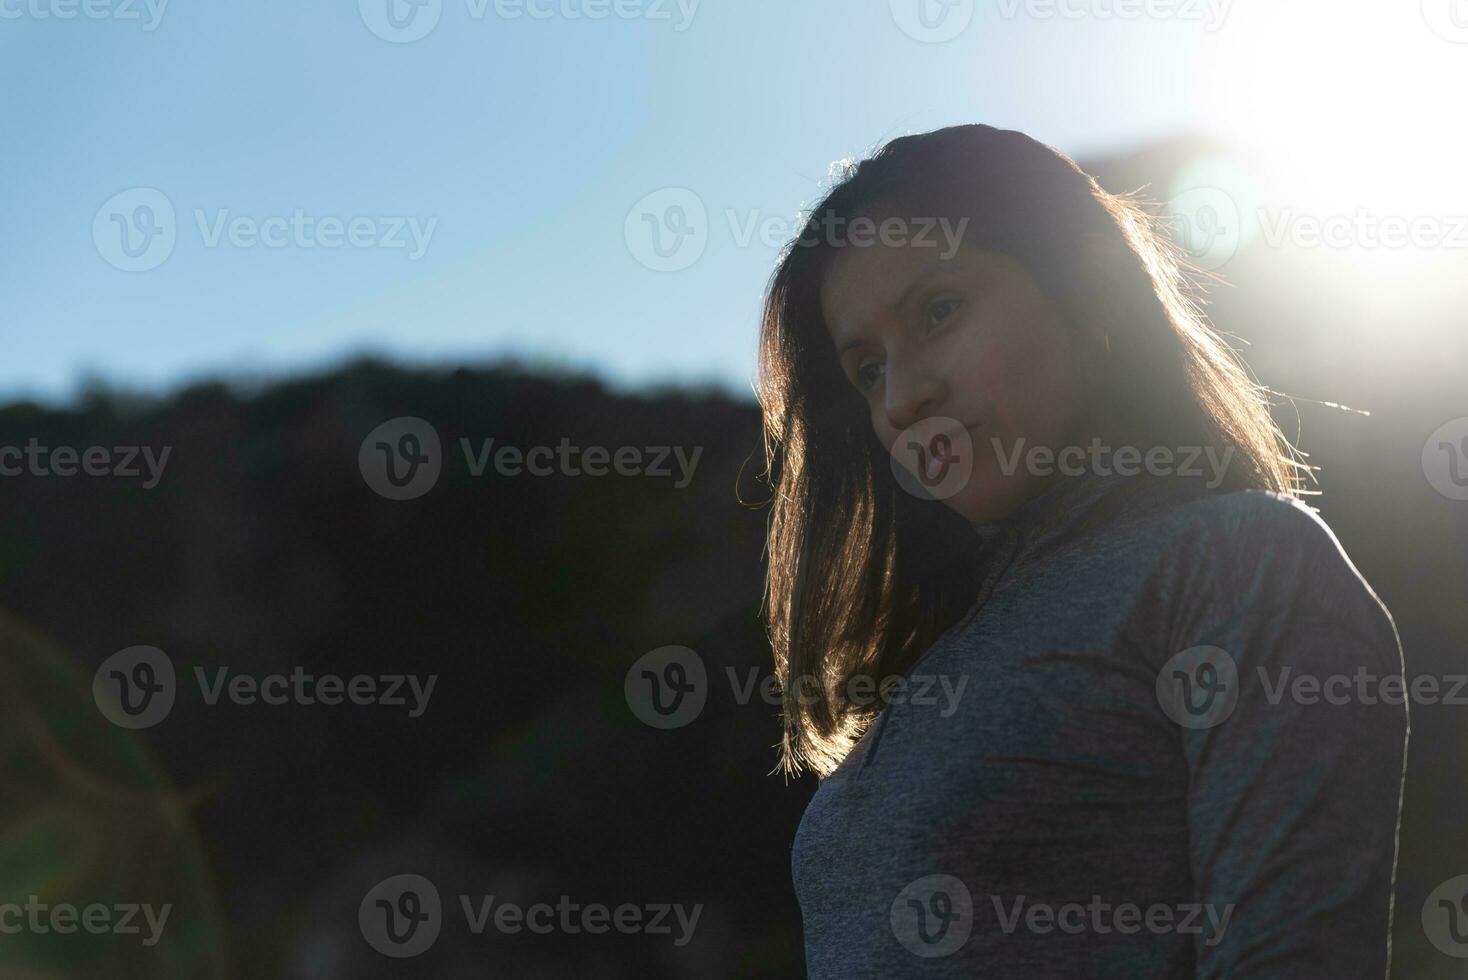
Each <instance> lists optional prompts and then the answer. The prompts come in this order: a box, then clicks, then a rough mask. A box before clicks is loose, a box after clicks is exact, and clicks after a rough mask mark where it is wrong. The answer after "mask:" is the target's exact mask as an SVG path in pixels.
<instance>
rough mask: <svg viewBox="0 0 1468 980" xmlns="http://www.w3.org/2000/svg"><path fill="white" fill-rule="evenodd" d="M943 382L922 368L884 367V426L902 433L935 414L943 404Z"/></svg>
mask: <svg viewBox="0 0 1468 980" xmlns="http://www.w3.org/2000/svg"><path fill="white" fill-rule="evenodd" d="M945 391H946V389H945V386H944V384H943V380H942V378H941V377H939V375H938V374H937V372H935V371H933V370H931V369H929V368H928V367H927V366H925V365H919V364H912V365H909V366H907V367H905V368H904V367H897V368H895V369H894V366H893V365H892V364H890V363H889V364H888V366H887V389H886V411H887V422H888V424H889V425H891V426H892V428H894V429H905V428H907V427H908V426H910V425H914V424H916V423H917V422H919V421H921V420H922V419H925V418H927V417H928V416H930V415H932V414H934V413H935V412H936V411H937V410H938V408H939V406H941V404H942V402H943V396H944V394H945Z"/></svg>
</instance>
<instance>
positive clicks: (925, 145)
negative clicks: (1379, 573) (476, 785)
mask: <svg viewBox="0 0 1468 980" xmlns="http://www.w3.org/2000/svg"><path fill="white" fill-rule="evenodd" d="M945 230H946V234H945ZM760 375H761V377H760V396H761V405H762V408H763V412H764V421H765V432H766V450H767V459H768V463H769V473H770V478H771V480H772V485H773V489H774V505H773V510H772V513H771V518H770V525H769V537H768V554H769V576H768V594H767V605H766V614H767V618H768V625H769V629H770V634H771V640H772V643H773V646H774V650H775V657H776V669H777V671H778V673H779V675H780V677H781V680H782V683H783V687H784V690H785V691H786V692H787V697H786V699H785V707H784V726H785V735H784V752H783V766H784V768H785V769H786V771H787V772H796V771H799V770H801V769H803V768H809V769H812V770H814V771H815V772H816V773H817V774H818V775H819V776H820V777H822V780H821V784H820V787H819V789H818V791H817V792H816V794H815V797H814V798H813V799H812V801H811V803H810V805H809V807H808V809H807V810H806V813H805V816H804V818H803V820H802V821H801V825H800V829H799V831H798V832H797V834H796V838H795V843H794V849H793V856H792V871H793V874H794V878H795V885H796V890H797V893H798V896H799V899H800V903H801V909H802V914H803V918H804V926H805V944H806V956H807V965H808V969H809V973H810V976H811V977H813V978H825V977H831V978H841V980H851V978H856V977H884V978H886V977H900V976H919V975H920V976H952V977H972V976H983V977H1025V978H1033V977H1088V978H1096V977H1117V978H1126V980H1138V978H1156V977H1168V978H1173V977H1231V978H1242V977H1271V978H1273V977H1289V978H1301V977H1322V978H1325V977H1329V978H1332V980H1338V978H1342V977H1381V976H1384V975H1385V974H1386V972H1387V968H1388V960H1389V944H1390V930H1391V921H1392V883H1393V875H1394V869H1395V860H1396V835H1397V826H1398V818H1399V813H1400V806H1401V791H1402V779H1403V771H1404V766H1405V751H1406V734H1407V712H1406V708H1405V706H1404V705H1403V704H1402V703H1401V700H1402V699H1400V698H1398V699H1382V698H1378V697H1373V696H1371V693H1370V691H1369V690H1366V689H1364V688H1363V691H1362V692H1361V693H1358V692H1357V689H1356V687H1354V686H1352V687H1348V686H1347V685H1345V684H1342V683H1341V682H1340V678H1341V677H1342V676H1344V677H1345V678H1352V679H1354V678H1356V677H1357V676H1358V675H1359V674H1362V673H1364V674H1365V675H1367V676H1371V677H1377V678H1380V677H1385V676H1387V675H1395V674H1400V673H1401V671H1402V660H1401V651H1400V647H1399V644H1398V640H1397V635H1396V630H1395V627H1394V625H1393V623H1392V620H1391V618H1390V616H1389V614H1388V613H1387V611H1386V609H1385V608H1384V607H1383V606H1382V604H1381V602H1380V601H1379V600H1378V598H1377V597H1376V595H1375V594H1374V593H1373V592H1372V590H1371V589H1370V587H1369V586H1368V585H1367V584H1366V582H1365V581H1364V580H1363V579H1362V578H1361V576H1360V575H1359V573H1358V572H1357V571H1356V569H1355V568H1354V567H1353V566H1352V565H1351V563H1350V561H1349V560H1348V559H1347V557H1346V556H1345V554H1344V553H1343V552H1342V551H1341V548H1340V545H1339V544H1338V542H1337V541H1336V539H1335V537H1334V535H1333V534H1332V533H1331V531H1330V530H1329V529H1328V528H1327V527H1326V526H1325V524H1324V523H1322V522H1321V520H1320V519H1319V518H1318V517H1317V516H1316V515H1315V513H1314V512H1313V511H1312V510H1311V509H1309V508H1307V507H1306V506H1304V505H1303V504H1302V503H1300V502H1299V501H1298V500H1297V498H1296V495H1297V494H1298V493H1299V492H1300V489H1299V483H1300V480H1299V471H1300V470H1302V469H1304V468H1305V467H1304V466H1303V465H1302V464H1301V463H1299V462H1298V456H1297V454H1296V453H1295V452H1294V450H1293V449H1292V448H1291V446H1290V445H1289V443H1288V442H1287V441H1286V439H1285V438H1284V437H1283V435H1282V434H1281V432H1280V430H1279V429H1278V427H1277V426H1276V425H1275V423H1274V422H1273V421H1272V419H1271V417H1270V414H1269V409H1268V403H1267V401H1266V399H1265V397H1264V392H1263V390H1262V389H1260V388H1258V387H1257V386H1255V385H1253V384H1252V383H1251V382H1250V381H1249V378H1248V376H1247V375H1246V374H1245V372H1244V371H1243V369H1242V367H1241V366H1240V364H1239V362H1238V361H1237V359H1236V358H1235V356H1234V354H1233V352H1232V351H1231V350H1230V348H1228V347H1227V346H1226V345H1225V344H1224V343H1223V342H1222V341H1221V340H1220V339H1219V337H1218V336H1217V335H1216V334H1215V333H1214V332H1212V330H1211V329H1210V328H1209V327H1208V325H1207V324H1206V322H1205V319H1204V317H1203V316H1202V314H1201V313H1200V311H1199V309H1198V308H1197V306H1196V305H1195V304H1194V303H1193V302H1192V300H1191V299H1190V297H1189V283H1188V281H1187V280H1186V278H1185V277H1184V275H1183V272H1182V267H1181V263H1180V261H1179V259H1178V256H1177V253H1176V251H1175V249H1173V248H1171V247H1170V246H1169V245H1168V244H1166V241H1165V239H1163V238H1162V237H1161V236H1160V235H1159V234H1158V233H1157V231H1156V228H1155V221H1154V219H1152V218H1151V217H1150V216H1149V214H1148V213H1147V212H1146V211H1144V210H1142V209H1141V208H1140V207H1138V206H1137V204H1136V203H1135V202H1134V201H1133V200H1131V199H1129V198H1125V197H1118V196H1114V195H1111V194H1108V193H1107V192H1105V191H1104V190H1102V189H1101V188H1100V187H1099V186H1098V185H1097V184H1096V183H1095V181H1094V180H1092V179H1091V178H1090V177H1088V176H1087V175H1085V174H1084V173H1083V172H1082V171H1081V170H1080V169H1079V168H1078V167H1077V166H1076V165H1075V164H1074V163H1073V162H1072V161H1071V160H1070V159H1068V158H1067V157H1065V156H1064V155H1062V154H1060V153H1058V152H1057V151H1055V150H1054V149H1052V148H1050V147H1048V146H1045V145H1043V144H1041V143H1038V142H1036V141H1034V140H1031V139H1030V138H1028V137H1026V136H1024V135H1022V134H1020V133H1016V132H1011V131H1005V130H997V129H993V128H991V127H987V126H977V125H971V126H957V127H952V128H949V129H942V130H938V131H935V132H932V133H926V134H923V135H918V136H906V137H902V138H900V139H896V140H893V141H892V142H890V143H888V144H887V145H886V146H885V147H883V148H882V150H881V151H880V152H878V153H877V154H876V155H875V156H873V157H872V158H871V159H868V160H865V161H863V162H862V163H861V164H860V165H858V166H856V167H854V168H851V169H849V170H848V172H847V174H846V175H845V177H844V179H843V180H842V181H841V182H840V183H839V184H838V185H837V186H836V187H835V188H834V189H833V190H832V191H831V192H830V193H829V194H828V195H827V197H826V198H825V199H824V200H823V201H822V202H821V203H820V204H818V205H817V206H816V207H815V208H814V209H813V211H812V213H811V219H810V222H809V223H808V224H807V226H806V228H805V231H804V233H803V234H802V236H801V237H800V238H799V239H797V240H796V241H795V242H793V243H791V245H790V246H789V247H788V248H787V250H786V251H785V253H784V254H783V255H782V258H781V261H780V264H779V267H778V268H777V270H776V271H775V274H774V276H773V278H772V280H771V284H770V289H769V293H768V296H767V298H766V307H765V315H764V321H763V328H762V336H761V365H760ZM1322 690H1323V691H1324V692H1325V693H1324V694H1322Z"/></svg>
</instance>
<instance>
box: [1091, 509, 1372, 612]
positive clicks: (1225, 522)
mask: <svg viewBox="0 0 1468 980" xmlns="http://www.w3.org/2000/svg"><path fill="white" fill-rule="evenodd" d="M1137 496H1138V498H1139V500H1138V505H1137V506H1136V507H1134V508H1132V510H1131V514H1130V518H1129V519H1128V520H1126V521H1124V522H1121V523H1120V525H1119V526H1118V528H1117V533H1118V534H1119V535H1121V536H1122V538H1123V539H1124V540H1126V541H1127V542H1129V547H1130V548H1131V549H1133V550H1134V551H1135V552H1136V555H1137V558H1138V559H1141V560H1144V561H1145V562H1146V563H1147V564H1148V565H1150V566H1151V568H1152V570H1153V572H1154V577H1153V582H1154V584H1162V585H1164V586H1165V587H1167V588H1168V589H1169V591H1176V592H1179V593H1183V592H1188V593H1194V594H1207V595H1209V596H1210V597H1212V598H1214V599H1219V598H1226V597H1230V596H1231V597H1234V598H1236V599H1239V600H1247V601H1258V600H1260V599H1263V598H1266V597H1271V596H1272V597H1276V598H1277V599H1279V600H1280V601H1287V602H1291V603H1294V602H1300V601H1302V600H1308V599H1310V598H1311V597H1315V596H1320V597H1325V596H1329V597H1331V602H1330V604H1331V605H1332V606H1336V607H1337V608H1338V607H1339V604H1340V603H1341V602H1342V601H1345V600H1347V599H1349V598H1350V597H1351V596H1356V597H1358V598H1359V599H1361V600H1363V601H1365V602H1367V603H1368V604H1370V605H1374V606H1378V607H1380V608H1381V609H1382V610H1383V611H1385V606H1384V604H1383V603H1382V602H1381V599H1380V597H1379V596H1377V594H1376V592H1375V591H1374V590H1373V589H1372V588H1371V586H1370V584H1369V583H1368V582H1367V581H1366V578H1365V577H1364V576H1363V575H1362V574H1361V572H1360V570H1359V569H1358V568H1357V567H1356V565H1355V563H1354V562H1352V560H1351V558H1350V557H1349V556H1348V555H1347V553H1346V550H1345V548H1344V547H1343V546H1342V544H1341V542H1340V539H1339V538H1338V537H1337V536H1336V533H1335V532H1334V531H1333V530H1332V529H1331V527H1330V526H1329V524H1327V523H1326V521H1325V519H1324V518H1322V517H1321V515H1320V514H1319V513H1318V512H1317V511H1316V510H1315V509H1314V508H1312V507H1310V506H1309V505H1308V504H1307V503H1306V502H1305V501H1303V500H1301V499H1300V498H1298V497H1295V496H1292V495H1289V494H1284V493H1277V492H1274V491H1268V490H1235V491H1227V492H1222V491H1216V490H1215V491H1206V490H1203V491H1200V490H1199V489H1198V488H1191V489H1190V488H1186V487H1165V486H1163V487H1154V488H1150V489H1149V490H1148V491H1146V492H1145V493H1139V494H1138V495H1137Z"/></svg>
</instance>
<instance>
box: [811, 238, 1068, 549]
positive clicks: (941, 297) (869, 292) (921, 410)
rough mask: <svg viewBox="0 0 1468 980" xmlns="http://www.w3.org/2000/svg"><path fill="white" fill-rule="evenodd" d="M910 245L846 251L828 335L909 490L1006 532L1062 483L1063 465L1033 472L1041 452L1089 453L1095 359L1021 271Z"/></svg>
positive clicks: (830, 301)
mask: <svg viewBox="0 0 1468 980" xmlns="http://www.w3.org/2000/svg"><path fill="white" fill-rule="evenodd" d="M882 219H883V216H882V215H880V214H879V215H876V216H875V220H876V223H877V224H878V225H880V224H881V223H882ZM898 237H899V236H891V238H890V239H889V240H888V241H881V240H877V241H872V242H871V244H867V245H853V244H851V243H850V242H847V243H845V244H843V245H842V246H840V247H837V248H835V251H834V255H833V258H832V259H831V261H830V263H829V264H828V266H827V270H826V274H825V277H824V279H823V280H822V282H821V310H822V313H823V315H824V319H825V322H826V329H827V330H828V331H829V333H830V335H831V339H832V340H833V341H834V342H835V345H836V350H837V353H838V356H839V357H840V360H841V369H842V371H843V373H844V374H845V375H846V378H847V380H848V381H849V382H850V383H851V384H852V385H853V386H854V387H855V388H856V389H857V391H858V392H860V394H861V396H862V397H863V398H864V399H865V401H866V405H867V408H868V410H869V413H870V416H871V420H872V428H873V430H874V431H875V432H876V434H877V438H878V439H879V440H880V441H881V443H882V445H883V446H885V447H886V448H887V451H888V452H889V453H891V454H892V457H893V459H894V461H896V462H897V463H898V464H900V465H901V467H902V468H903V471H904V472H898V476H899V477H900V478H901V480H900V482H902V483H903V484H904V486H907V487H909V488H910V489H912V490H913V492H916V493H920V494H923V495H925V496H929V497H937V498H939V499H942V500H943V502H944V503H945V504H947V505H948V506H949V507H951V508H952V509H953V510H954V511H956V512H957V513H959V514H961V515H962V516H964V517H965V518H967V519H968V520H970V521H992V520H997V519H999V518H1001V517H1004V516H1005V515H1007V514H1009V513H1010V512H1011V511H1013V510H1014V509H1015V508H1016V507H1018V506H1019V505H1020V504H1021V503H1022V502H1023V501H1024V500H1025V499H1027V498H1028V497H1030V496H1032V495H1033V494H1034V493H1036V492H1037V491H1038V490H1040V489H1041V488H1042V487H1043V486H1044V485H1046V484H1047V483H1048V482H1049V481H1050V479H1052V478H1053V474H1054V473H1055V472H1057V468H1056V466H1055V465H1054V460H1055V457H1054V455H1052V456H1051V457H1050V463H1049V465H1048V466H1047V465H1046V464H1045V461H1044V459H1043V457H1042V458H1041V459H1039V460H1038V461H1037V465H1033V466H1030V465H1027V457H1028V455H1029V452H1030V450H1031V449H1034V448H1036V447H1042V448H1048V449H1049V450H1050V451H1051V453H1052V454H1053V453H1057V452H1059V451H1060V450H1061V449H1062V448H1064V447H1066V446H1071V445H1079V446H1084V445H1085V444H1086V436H1085V435H1083V432H1085V431H1088V426H1087V422H1088V421H1089V420H1087V419H1086V418H1085V417H1084V404H1083V403H1084V400H1085V399H1084V397H1083V388H1084V378H1085V370H1084V364H1083V358H1084V357H1085V356H1086V355H1085V354H1084V353H1083V349H1082V345H1081V344H1080V342H1079V339H1078V338H1077V336H1076V333H1075V331H1074V330H1073V329H1072V328H1071V327H1070V325H1069V324H1068V323H1067V322H1066V321H1065V319H1064V317H1063V316H1062V314H1061V312H1060V310H1059V309H1058V308H1057V307H1056V306H1055V305H1054V304H1053V303H1051V301H1050V300H1049V299H1048V298H1047V297H1046V296H1045V295H1044V294H1043V293H1041V291H1040V289H1039V287H1038V286H1037V285H1036V284H1035V282H1034V280H1033V279H1032V278H1031V277H1030V275H1029V273H1028V272H1027V271H1026V270H1025V269H1024V267H1023V266H1021V265H1020V264H1019V263H1018V262H1017V261H1015V260H1014V259H1012V258H1010V257H1009V256H1007V255H1004V254H1001V253H998V252H988V251H979V250H977V249H975V248H973V247H971V246H969V245H966V244H964V245H960V246H958V247H957V248H956V249H955V248H952V247H950V246H948V245H947V244H946V243H943V242H941V241H940V242H939V243H938V244H936V245H926V244H924V239H923V238H921V237H919V236H905V237H903V238H902V239H901V243H900V244H891V243H890V242H891V241H892V240H897V239H898ZM1071 458H1074V454H1072V456H1071ZM945 461H946V462H945ZM924 471H926V472H925V473H924ZM1031 471H1033V472H1031ZM894 472H897V471H896V470H894ZM914 478H916V479H918V480H921V481H922V483H923V484H924V486H926V487H927V488H928V489H927V491H926V492H924V491H923V490H922V489H920V488H918V487H917V486H916V484H915V483H913V482H912V481H913V479H914Z"/></svg>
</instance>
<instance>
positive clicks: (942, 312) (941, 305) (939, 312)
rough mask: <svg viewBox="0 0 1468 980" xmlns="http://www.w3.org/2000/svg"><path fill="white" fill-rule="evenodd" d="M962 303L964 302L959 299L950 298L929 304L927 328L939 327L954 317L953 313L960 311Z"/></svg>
mask: <svg viewBox="0 0 1468 980" xmlns="http://www.w3.org/2000/svg"><path fill="white" fill-rule="evenodd" d="M961 302H962V301H961V300H959V299H958V298H957V297H955V296H950V297H948V298H947V299H937V300H934V301H933V302H931V303H929V304H928V310H927V326H929V327H936V326H938V324H940V323H942V322H943V321H944V320H946V319H948V318H949V317H950V316H952V315H953V311H954V310H956V309H958V307H959V304H960V303H961Z"/></svg>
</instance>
